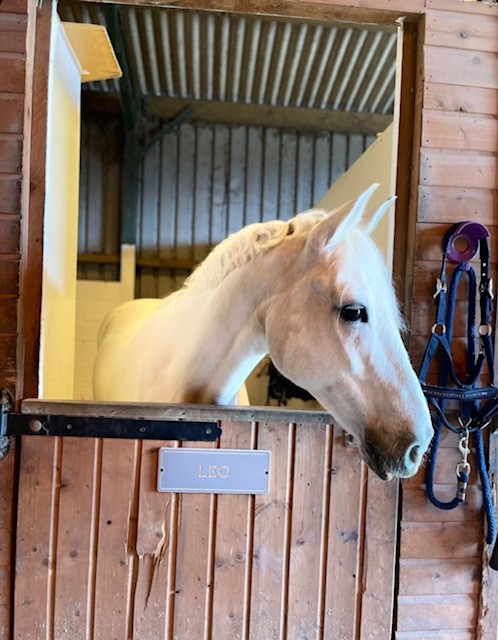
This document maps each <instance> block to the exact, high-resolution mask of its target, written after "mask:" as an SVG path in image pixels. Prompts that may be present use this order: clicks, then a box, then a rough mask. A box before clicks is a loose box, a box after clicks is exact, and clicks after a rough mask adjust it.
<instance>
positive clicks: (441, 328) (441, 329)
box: [431, 322, 446, 336]
mask: <svg viewBox="0 0 498 640" xmlns="http://www.w3.org/2000/svg"><path fill="white" fill-rule="evenodd" d="M431 333H437V335H438V336H444V334H445V333H446V325H444V324H439V323H437V322H436V323H435V324H433V325H432V329H431Z"/></svg>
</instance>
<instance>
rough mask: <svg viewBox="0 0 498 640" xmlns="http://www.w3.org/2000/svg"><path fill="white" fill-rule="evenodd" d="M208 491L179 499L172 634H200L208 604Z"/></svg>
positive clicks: (210, 498) (192, 444)
mask: <svg viewBox="0 0 498 640" xmlns="http://www.w3.org/2000/svg"><path fill="white" fill-rule="evenodd" d="M214 446H215V443H208V442H202V443H201V442H184V443H182V447H190V448H213V447H214ZM215 502H216V498H215V497H214V496H211V495H208V494H182V495H181V496H180V499H179V514H178V542H177V554H176V574H175V616H174V618H175V620H174V632H173V633H174V637H175V638H203V637H205V633H206V612H209V609H210V604H211V591H212V588H211V580H210V578H211V562H212V558H211V553H212V541H213V533H214V531H213V529H214V518H215V515H214V503H215Z"/></svg>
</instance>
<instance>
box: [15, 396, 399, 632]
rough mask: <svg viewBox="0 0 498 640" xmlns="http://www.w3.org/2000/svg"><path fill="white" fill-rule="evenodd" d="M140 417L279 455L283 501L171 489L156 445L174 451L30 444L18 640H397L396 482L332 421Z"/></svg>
mask: <svg viewBox="0 0 498 640" xmlns="http://www.w3.org/2000/svg"><path fill="white" fill-rule="evenodd" d="M28 404H29V407H28V410H29V409H31V410H34V411H35V412H36V413H38V411H40V412H41V413H45V412H48V413H61V412H62V413H64V412H68V413H69V414H70V413H71V412H73V413H76V414H77V415H89V416H91V415H95V413H96V412H97V413H98V414H99V415H102V411H106V415H111V416H115V417H116V416H122V417H126V415H128V412H131V414H132V415H133V416H135V417H137V407H136V406H130V407H126V406H123V405H121V406H114V407H113V406H111V407H109V409H108V410H105V409H102V407H100V408H98V409H97V410H95V408H93V407H92V405H86V406H85V405H78V404H76V406H74V407H71V406H70V403H66V406H64V405H63V403H60V404H59V405H57V403H56V406H52V407H43V406H42V405H40V403H38V402H37V401H34V402H31V403H28ZM38 405H39V406H38ZM61 405H62V406H61ZM140 412H141V413H140V416H141V417H145V418H147V417H149V418H153V417H156V418H157V417H163V418H166V417H169V418H170V419H171V418H174V415H175V414H176V415H177V416H181V419H182V420H201V421H202V420H204V421H206V420H208V421H209V420H211V419H213V418H214V419H216V420H221V421H222V422H221V427H222V429H223V434H222V436H221V439H220V444H219V446H220V447H221V448H224V449H225V448H226V449H262V450H269V451H271V455H272V461H271V471H270V481H271V487H270V493H269V494H268V495H259V496H247V495H210V494H197V495H196V494H167V493H165V494H164V493H163V494H162V493H158V492H157V491H156V487H155V482H156V473H157V455H158V454H157V452H158V448H159V447H162V446H175V445H174V443H171V442H169V443H165V442H163V441H153V440H144V441H142V442H141V441H133V440H132V441H125V440H121V441H119V440H118V441H115V440H109V439H107V440H105V439H104V440H102V439H86V438H85V439H81V438H46V437H42V438H35V437H33V438H27V439H26V438H25V439H24V441H23V452H22V459H21V469H20V486H19V501H20V505H21V508H20V510H19V523H18V547H17V554H16V561H17V565H16V570H17V580H16V596H15V597H16V605H15V606H16V612H18V613H19V615H18V616H16V620H15V631H14V632H15V638H18V639H19V640H21V639H22V640H41V638H55V639H57V640H79V639H81V640H84V639H86V638H96V639H97V638H98V639H102V640H104V639H108V638H109V639H110V638H121V639H123V640H124V639H126V638H136V639H137V640H138V639H140V640H152V638H156V639H157V640H175V639H179V640H180V639H181V640H187V639H189V640H199V639H200V638H206V639H212V640H234V639H236V638H240V639H241V638H246V639H247V640H249V639H253V640H270V639H272V638H282V639H284V638H288V640H297V639H298V638H309V639H310V640H311V639H312V638H313V639H317V640H319V639H320V640H329V639H332V638H333V639H337V640H350V639H353V638H357V639H358V640H374V639H377V640H390V639H391V621H392V611H393V606H392V605H393V592H394V589H393V587H394V546H395V531H396V512H397V511H396V493H397V491H396V486H395V485H394V484H392V483H384V482H382V481H381V480H379V479H378V478H377V477H376V476H375V475H374V474H373V473H369V472H368V469H367V468H366V466H365V465H362V464H361V463H360V460H359V458H358V452H357V450H356V449H353V448H348V447H346V446H345V444H344V436H343V432H342V430H341V429H338V428H332V427H331V426H329V425H326V424H325V422H326V420H327V416H326V415H325V414H321V413H315V414H314V415H312V416H311V417H310V416H308V417H305V416H304V415H303V414H302V413H301V414H300V415H296V414H293V413H292V412H290V411H279V410H267V411H260V410H253V409H245V410H244V409H240V410H235V411H233V410H230V409H227V408H219V407H217V408H214V409H206V408H205V407H201V408H194V407H182V406H180V407H170V408H169V409H164V408H162V407H161V405H158V407H157V408H155V407H154V406H153V405H148V406H144V407H142V408H141V409H140ZM177 444H178V443H177ZM180 446H189V447H213V446H214V447H216V446H217V444H216V443H180ZM310 461H312V463H310ZM118 487H119V490H118Z"/></svg>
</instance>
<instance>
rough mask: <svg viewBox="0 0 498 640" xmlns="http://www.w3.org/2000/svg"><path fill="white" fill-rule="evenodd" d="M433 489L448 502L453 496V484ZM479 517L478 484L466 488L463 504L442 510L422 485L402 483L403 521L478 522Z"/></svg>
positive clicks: (479, 489) (480, 505) (480, 497)
mask: <svg viewBox="0 0 498 640" xmlns="http://www.w3.org/2000/svg"><path fill="white" fill-rule="evenodd" d="M446 431H447V430H446ZM448 433H449V432H448ZM454 437H455V436H454ZM435 490H436V492H437V496H438V498H439V499H440V500H442V501H443V502H450V501H451V500H453V498H454V497H455V487H454V486H453V487H451V486H448V485H444V486H437V487H435ZM481 519H482V491H481V487H479V486H471V487H469V488H468V491H467V499H466V500H465V504H464V505H462V506H461V507H459V508H457V509H451V510H449V511H443V510H441V509H438V508H437V507H435V506H434V505H433V504H432V503H431V502H430V501H429V499H428V497H427V493H426V491H425V487H424V486H415V484H413V485H412V483H411V481H405V482H404V483H403V521H404V522H466V521H468V522H479V521H481Z"/></svg>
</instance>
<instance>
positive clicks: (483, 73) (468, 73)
mask: <svg viewBox="0 0 498 640" xmlns="http://www.w3.org/2000/svg"><path fill="white" fill-rule="evenodd" d="M425 79H426V81H428V82H441V83H443V84H459V85H465V86H471V87H487V88H489V89H497V88H498V53H490V52H487V51H473V50H462V49H450V48H446V47H432V46H430V45H426V46H425Z"/></svg>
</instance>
